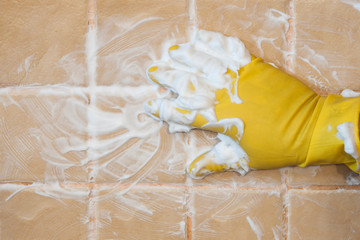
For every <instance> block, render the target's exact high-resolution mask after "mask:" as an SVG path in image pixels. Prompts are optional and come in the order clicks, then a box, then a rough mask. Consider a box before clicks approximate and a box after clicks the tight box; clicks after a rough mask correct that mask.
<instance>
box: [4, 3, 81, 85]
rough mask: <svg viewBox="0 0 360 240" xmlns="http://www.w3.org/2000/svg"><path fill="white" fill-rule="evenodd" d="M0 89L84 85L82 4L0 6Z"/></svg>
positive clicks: (13, 4) (18, 4) (10, 4)
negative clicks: (27, 86)
mask: <svg viewBox="0 0 360 240" xmlns="http://www.w3.org/2000/svg"><path fill="white" fill-rule="evenodd" d="M0 25H1V26H2V27H1V29H0V36H1V37H0V39H1V40H0V52H1V57H0V66H1V67H0V87H3V86H17V85H30V84H31V85H34V84H35V85H47V84H59V83H67V84H71V85H85V84H86V77H85V71H86V70H85V66H86V65H85V64H84V63H85V58H84V48H85V34H86V32H87V1H86V0H81V1H72V0H64V1H46V2H44V1H41V0H36V1H31V2H30V1H2V2H1V3H0Z"/></svg>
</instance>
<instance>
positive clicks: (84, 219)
mask: <svg viewBox="0 0 360 240" xmlns="http://www.w3.org/2000/svg"><path fill="white" fill-rule="evenodd" d="M87 194H88V191H87V190H86V189H77V188H71V189H66V188H63V187H60V186H57V187H44V186H21V185H10V184H1V185H0V223H1V231H0V238H1V239H24V240H26V239H29V240H30V239H59V240H60V239H81V240H82V239H84V240H85V239H87V236H88V222H89V217H88V215H87V209H88V207H87V205H88V196H87Z"/></svg>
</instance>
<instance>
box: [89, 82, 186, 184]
mask: <svg viewBox="0 0 360 240" xmlns="http://www.w3.org/2000/svg"><path fill="white" fill-rule="evenodd" d="M150 90H151V89H150V88H149V90H148V91H146V92H145V93H144V94H145V95H141V96H139V95H137V90H136V89H135V88H131V89H129V88H125V89H124V88H119V89H118V90H114V91H113V92H110V90H109V89H107V88H106V90H105V89H104V91H108V93H101V94H98V95H97V98H96V99H97V108H96V110H95V115H96V116H101V117H98V119H97V126H96V128H97V145H96V149H95V150H96V152H97V156H98V157H97V168H98V170H97V175H96V182H97V183H105V182H108V183H109V182H118V183H129V182H148V183H184V182H185V160H186V153H185V151H184V136H183V134H170V133H169V132H168V130H167V126H166V127H165V126H164V127H162V124H161V123H160V122H158V121H155V120H154V119H152V118H150V117H149V116H148V115H146V114H145V112H144V107H143V106H144V102H145V101H146V99H147V98H149V97H150V96H151V95H152V92H151V91H150Z"/></svg>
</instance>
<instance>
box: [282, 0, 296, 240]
mask: <svg viewBox="0 0 360 240" xmlns="http://www.w3.org/2000/svg"><path fill="white" fill-rule="evenodd" d="M294 1H295V0H289V1H288V8H287V11H288V12H287V14H288V15H289V29H288V31H287V33H286V42H287V50H286V51H287V54H286V65H285V66H286V69H287V71H289V72H290V73H293V72H294V61H295V41H296V31H295V17H296V16H295V3H294ZM283 189H284V196H283V239H284V240H287V239H288V236H289V189H291V186H290V185H289V169H286V170H285V171H284V183H283Z"/></svg>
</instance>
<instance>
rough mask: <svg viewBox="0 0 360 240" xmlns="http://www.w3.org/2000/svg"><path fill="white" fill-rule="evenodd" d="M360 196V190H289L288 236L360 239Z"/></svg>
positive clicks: (290, 237) (292, 237) (296, 237)
mask: <svg viewBox="0 0 360 240" xmlns="http://www.w3.org/2000/svg"><path fill="white" fill-rule="evenodd" d="M359 197H360V193H359V191H347V190H339V191H306V190H305V191H300V190H293V191H290V194H289V235H288V239H291V240H293V239H357V238H358V233H359V231H360V224H359V218H360V217H359V211H360V204H359Z"/></svg>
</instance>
